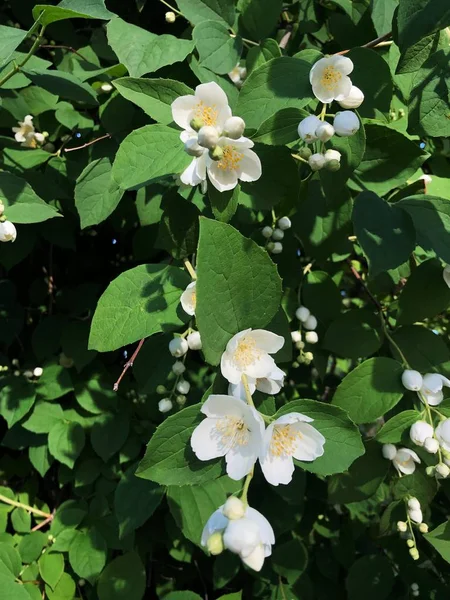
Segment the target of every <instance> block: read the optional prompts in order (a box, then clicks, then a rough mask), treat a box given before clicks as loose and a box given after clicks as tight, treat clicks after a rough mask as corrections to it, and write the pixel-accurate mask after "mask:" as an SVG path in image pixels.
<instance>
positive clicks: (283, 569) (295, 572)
mask: <svg viewBox="0 0 450 600" xmlns="http://www.w3.org/2000/svg"><path fill="white" fill-rule="evenodd" d="M271 563H272V568H273V570H274V571H275V573H278V575H281V576H282V577H286V579H287V581H288V583H289V584H292V583H294V582H295V581H297V579H298V578H299V577H300V576H301V574H302V573H303V572H304V571H305V570H306V567H307V566H308V551H307V549H306V547H305V545H304V544H303V543H302V542H301V541H300V540H299V539H293V540H289V541H288V542H285V543H284V544H281V545H277V546H275V548H274V551H273V555H272V558H271Z"/></svg>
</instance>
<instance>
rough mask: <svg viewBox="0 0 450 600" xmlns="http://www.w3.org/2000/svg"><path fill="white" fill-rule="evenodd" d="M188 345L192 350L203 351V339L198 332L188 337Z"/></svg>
mask: <svg viewBox="0 0 450 600" xmlns="http://www.w3.org/2000/svg"><path fill="white" fill-rule="evenodd" d="M187 343H188V346H189V349H190V350H201V349H202V338H201V336H200V333H199V332H198V331H193V332H192V333H190V334H189V335H188V336H187Z"/></svg>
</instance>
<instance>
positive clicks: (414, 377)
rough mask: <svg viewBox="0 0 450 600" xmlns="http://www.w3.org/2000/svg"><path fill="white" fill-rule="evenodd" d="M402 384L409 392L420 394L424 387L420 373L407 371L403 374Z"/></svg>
mask: <svg viewBox="0 0 450 600" xmlns="http://www.w3.org/2000/svg"><path fill="white" fill-rule="evenodd" d="M402 383H403V385H404V387H405V388H406V389H407V390H411V391H413V392H418V391H419V390H420V388H421V387H422V384H423V378H422V375H421V374H420V373H419V371H413V370H412V369H406V370H405V371H403V373H402Z"/></svg>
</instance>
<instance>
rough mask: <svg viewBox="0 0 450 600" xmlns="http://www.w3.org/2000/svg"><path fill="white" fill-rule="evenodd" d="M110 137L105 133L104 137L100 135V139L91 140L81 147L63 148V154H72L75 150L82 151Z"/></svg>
mask: <svg viewBox="0 0 450 600" xmlns="http://www.w3.org/2000/svg"><path fill="white" fill-rule="evenodd" d="M110 137H111V134H110V133H107V134H106V135H102V136H101V137H99V138H96V139H95V140H92V141H90V142H87V143H86V144H83V145H82V146H75V148H64V152H74V151H75V150H82V149H83V148H87V147H88V146H92V144H96V143H97V142H101V141H102V140H106V139H109V138H110Z"/></svg>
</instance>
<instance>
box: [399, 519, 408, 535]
mask: <svg viewBox="0 0 450 600" xmlns="http://www.w3.org/2000/svg"><path fill="white" fill-rule="evenodd" d="M397 531H399V532H400V533H405V532H406V531H408V525H407V524H406V523H405V521H397Z"/></svg>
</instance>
